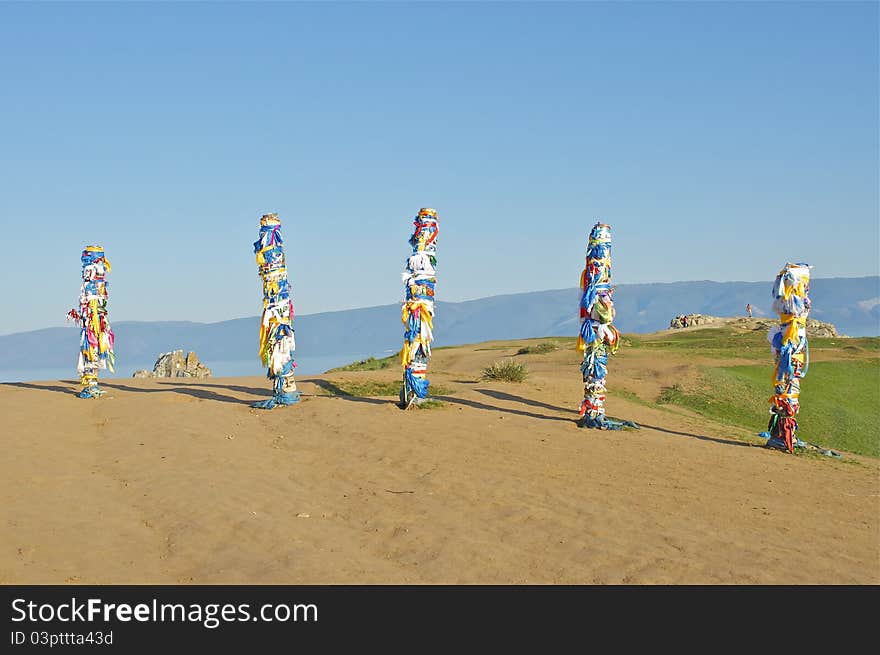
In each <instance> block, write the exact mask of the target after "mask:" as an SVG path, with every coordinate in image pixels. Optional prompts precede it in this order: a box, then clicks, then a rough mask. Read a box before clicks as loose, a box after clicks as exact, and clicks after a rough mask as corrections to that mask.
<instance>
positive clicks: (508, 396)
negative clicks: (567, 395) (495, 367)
mask: <svg viewBox="0 0 880 655" xmlns="http://www.w3.org/2000/svg"><path fill="white" fill-rule="evenodd" d="M474 391H476V392H477V393H481V394H483V395H484V396H489V397H490V398H494V399H495V400H509V401H511V402H515V403H522V404H523V405H530V406H532V407H541V408H543V409H549V410H551V411H554V412H564V413H565V414H572V413H576V411H575V410H573V409H566V408H564V407H556V405H548V404H547V403H542V402H541V401H539V400H531V399H530V398H523V397H522V396H515V395H513V394H512V393H505V392H504V391H496V390H495V389H474Z"/></svg>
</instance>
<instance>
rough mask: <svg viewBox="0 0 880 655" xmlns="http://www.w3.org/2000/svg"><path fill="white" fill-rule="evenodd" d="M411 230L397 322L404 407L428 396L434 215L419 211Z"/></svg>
mask: <svg viewBox="0 0 880 655" xmlns="http://www.w3.org/2000/svg"><path fill="white" fill-rule="evenodd" d="M413 225H414V226H415V230H414V231H413V234H412V236H411V237H410V238H409V243H410V245H411V246H412V249H413V252H412V255H411V256H410V257H408V258H407V260H406V270H405V271H404V272H403V275H402V278H403V284H404V287H405V288H406V300H405V301H404V303H403V311H402V313H401V320H402V321H403V324H404V326H405V328H406V329H405V330H404V333H403V348H402V349H401V351H400V363H401V365H402V366H403V384H402V386H401V389H400V403H401V406H403V407H404V408H406V407H409V406H411V405H412V404H413V403H415V402H418V400H420V399H424V398H427V396H428V385H429V384H430V382H429V381H428V378H427V374H428V360H429V359H430V358H431V342H432V341H433V340H434V285H435V284H436V283H437V278H436V277H435V275H436V273H435V270H434V267H435V266H436V265H437V257H436V255H437V235H438V234H439V233H440V229H439V226H438V224H437V212H436V211H435V210H433V209H429V208H422V209H420V210H419V213H418V216H416V218H415V220H414V221H413Z"/></svg>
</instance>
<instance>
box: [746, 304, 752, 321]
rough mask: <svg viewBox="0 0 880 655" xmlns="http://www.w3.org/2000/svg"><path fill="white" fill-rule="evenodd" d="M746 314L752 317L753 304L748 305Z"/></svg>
mask: <svg viewBox="0 0 880 655" xmlns="http://www.w3.org/2000/svg"><path fill="white" fill-rule="evenodd" d="M746 314H747V315H748V317H749V318H751V317H752V303H749V304H748V305H746Z"/></svg>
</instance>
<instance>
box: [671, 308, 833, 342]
mask: <svg viewBox="0 0 880 655" xmlns="http://www.w3.org/2000/svg"><path fill="white" fill-rule="evenodd" d="M684 319H687V327H694V326H698V325H713V324H715V325H718V326H719V327H720V326H721V325H733V326H736V327H740V328H743V329H746V330H769V329H770V328H772V327H775V326H777V325H779V321H778V320H776V319H772V318H746V317H739V318H727V317H720V316H706V315H703V314H685V315H683V316H676V317H675V318H673V319H672V320H671V321H669V329H671V330H676V329H679V328H683V327H685V326H684ZM807 336H808V337H839V338H844V337H846V335H845V334H839V333H838V332H837V328H836V327H835V326H834V324H833V323H825V322H824V321H819V320H817V319H815V318H808V319H807Z"/></svg>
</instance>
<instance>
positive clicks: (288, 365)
mask: <svg viewBox="0 0 880 655" xmlns="http://www.w3.org/2000/svg"><path fill="white" fill-rule="evenodd" d="M254 254H255V255H256V258H257V267H258V272H259V274H260V278H261V279H262V281H263V316H262V319H261V321H260V360H261V361H262V362H263V366H265V367H266V377H267V378H269V379H270V380H272V389H273V395H272V398H270V399H269V400H264V401H260V402H258V403H255V404H254V405H253V407H255V408H257V409H273V408H274V407H275V406H276V405H293V404H294V403H297V402H299V399H300V393H299V391H297V390H296V381H295V380H294V378H293V369H294V368H296V363H295V362H294V361H293V352H294V350H295V349H296V342H295V340H294V333H293V301H292V300H291V299H290V283H289V282H288V280H287V265H286V262H285V259H284V240H283V239H282V237H281V220H280V219H279V218H278V214H264V215H263V216H262V217H261V218H260V236H259V238H258V239H257V240H256V241H255V242H254Z"/></svg>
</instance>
